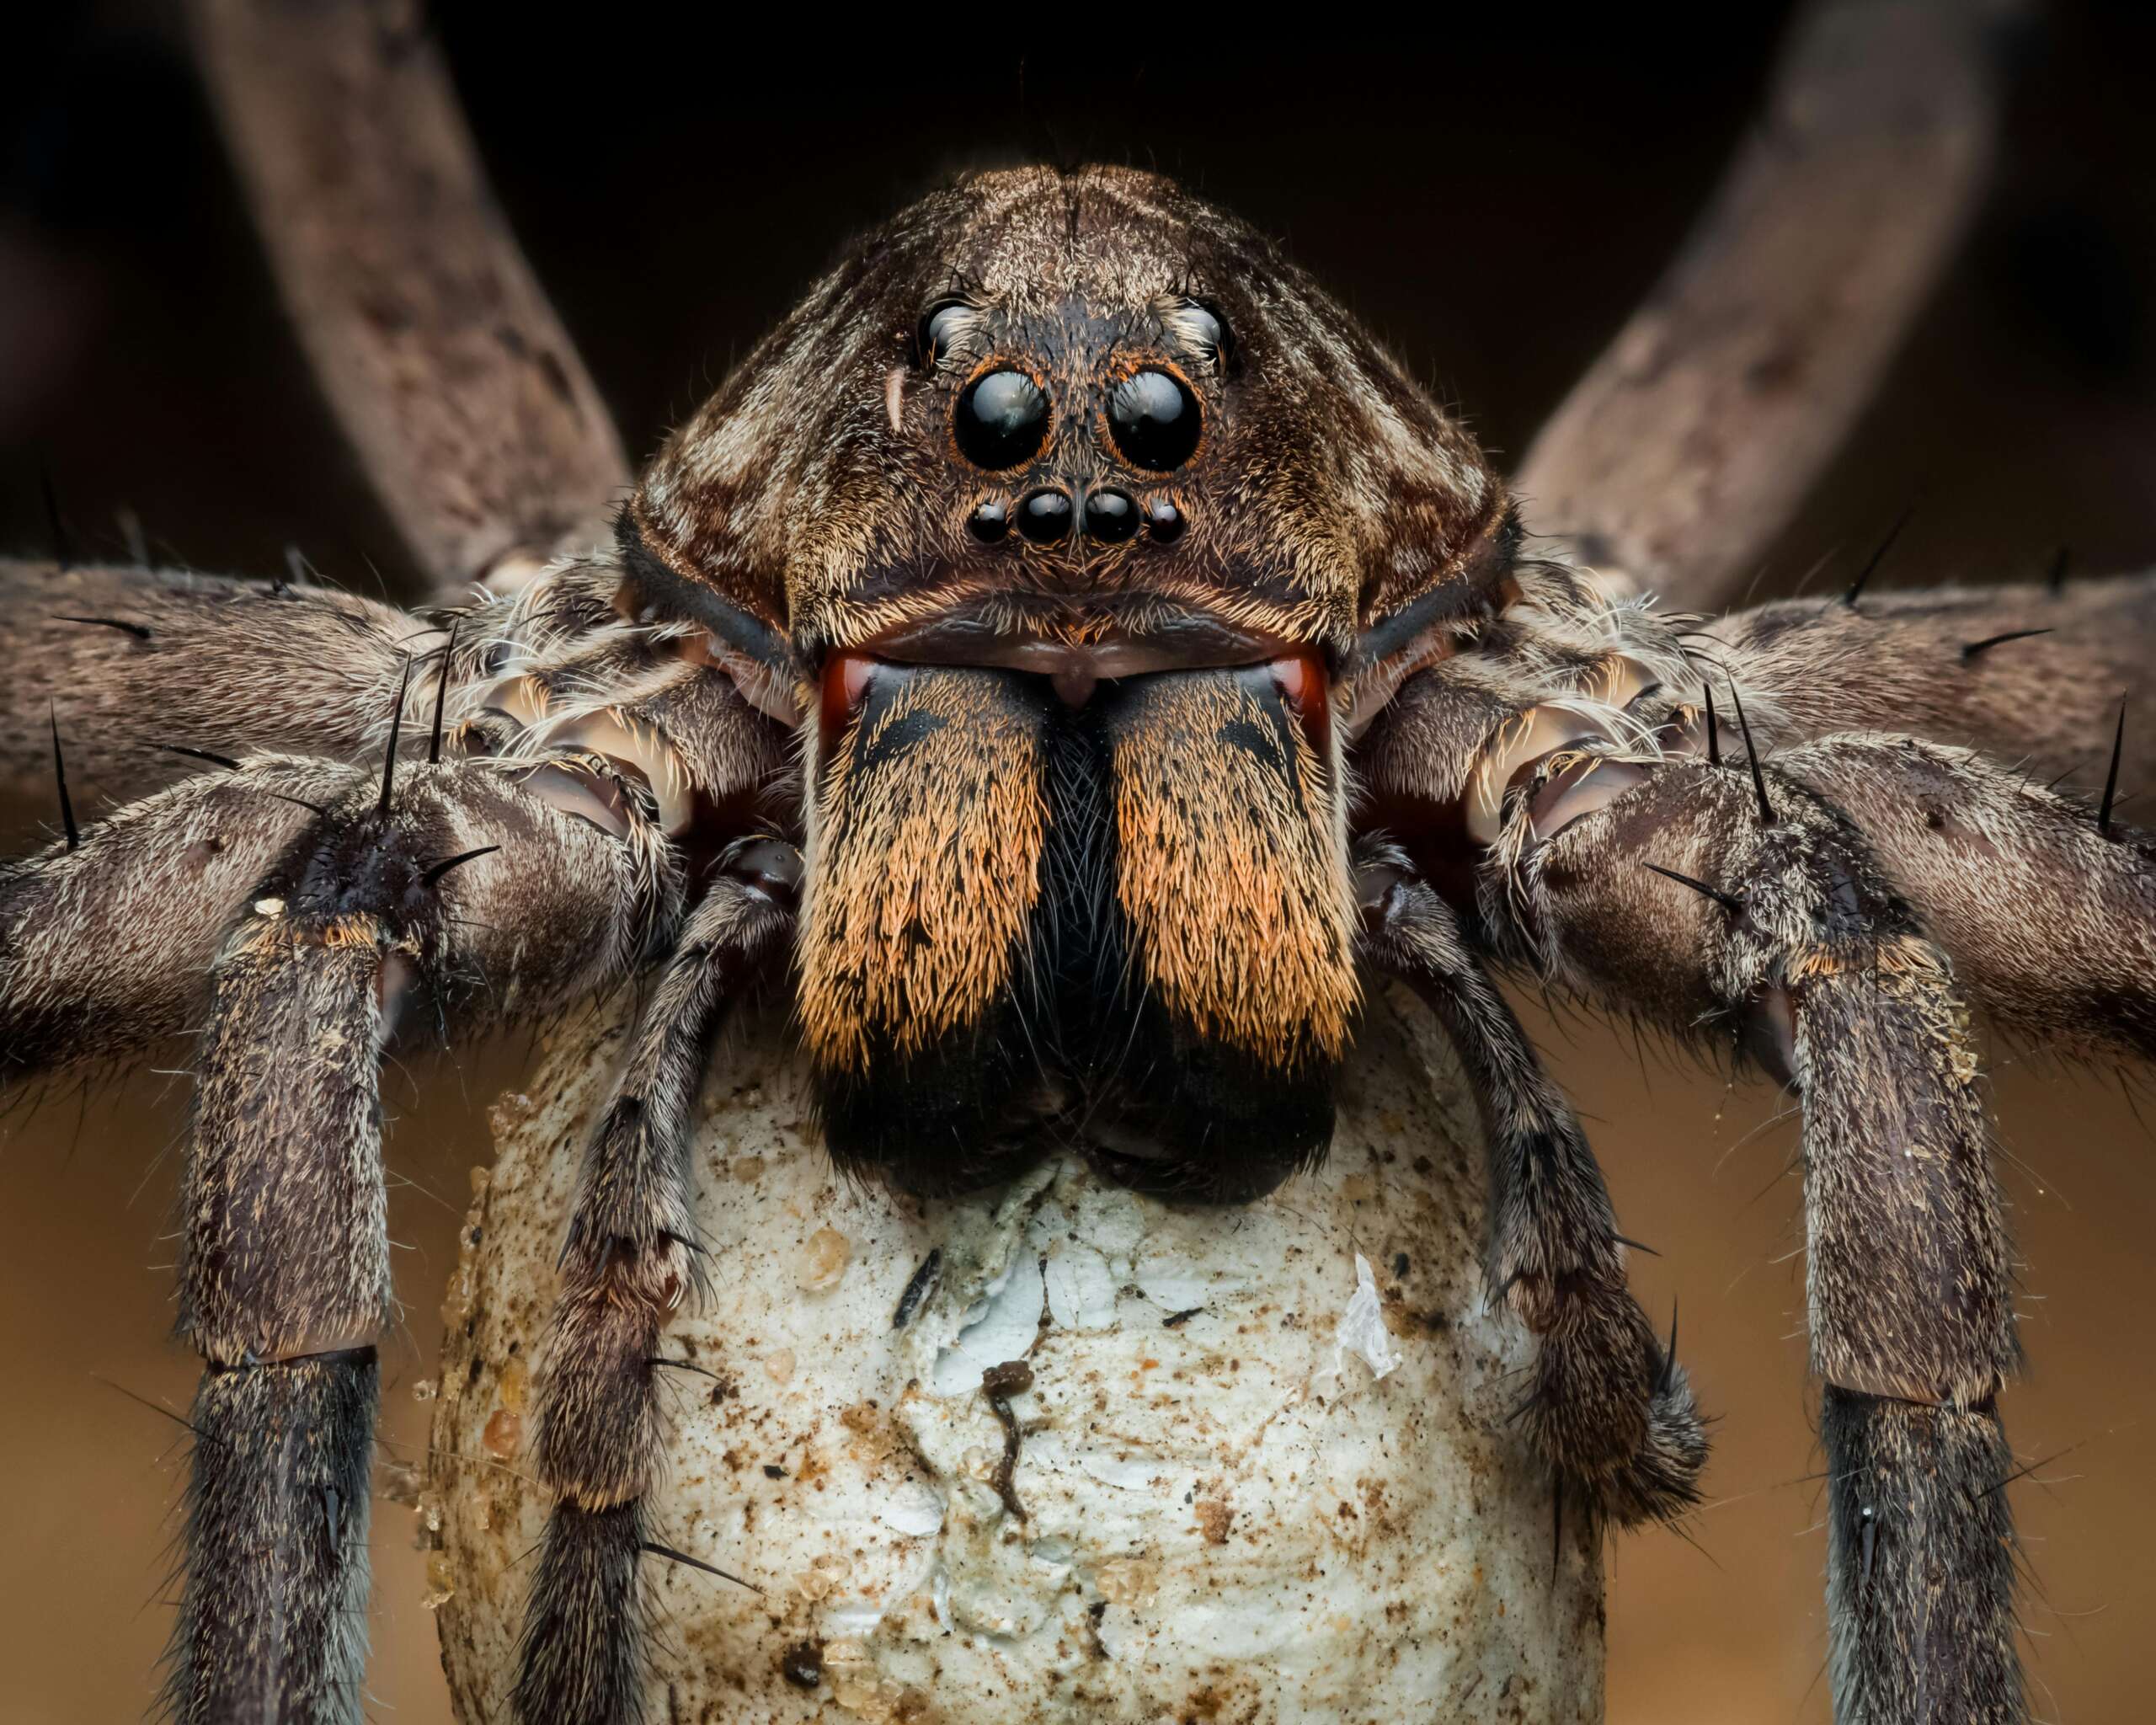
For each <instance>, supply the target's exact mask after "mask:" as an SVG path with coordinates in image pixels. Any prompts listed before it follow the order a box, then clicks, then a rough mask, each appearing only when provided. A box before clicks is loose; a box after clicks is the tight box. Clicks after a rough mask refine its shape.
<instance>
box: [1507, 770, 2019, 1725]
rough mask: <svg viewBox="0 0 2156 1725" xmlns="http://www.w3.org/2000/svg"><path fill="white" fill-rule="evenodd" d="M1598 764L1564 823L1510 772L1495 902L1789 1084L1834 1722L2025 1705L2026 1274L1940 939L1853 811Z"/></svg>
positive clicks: (1566, 784)
mask: <svg viewBox="0 0 2156 1725" xmlns="http://www.w3.org/2000/svg"><path fill="white" fill-rule="evenodd" d="M1827 752H1828V750H1826V748H1825V747H1824V745H1822V755H1824V754H1825V753H1827ZM1574 764H1576V763H1574ZM1599 770H1600V771H1602V772H1609V773H1614V774H1616V775H1619V777H1618V778H1617V780H1616V782H1617V783H1618V784H1620V785H1623V786H1625V788H1624V789H1623V790H1622V791H1621V793H1620V794H1617V795H1616V796H1614V798H1610V799H1609V800H1607V801H1594V800H1593V799H1591V798H1590V799H1588V800H1589V801H1590V802H1593V806H1591V807H1588V809H1587V812H1585V813H1584V814H1578V815H1577V816H1576V817H1575V818H1571V819H1567V818H1566V812H1567V804H1566V798H1567V796H1568V795H1569V794H1570V793H1571V792H1572V791H1573V790H1575V789H1576V788H1577V785H1578V784H1579V783H1580V782H1581V781H1580V780H1578V779H1577V777H1568V774H1569V773H1570V772H1571V767H1570V766H1567V765H1566V763H1565V762H1564V761H1562V760H1561V759H1553V761H1547V762H1545V763H1542V764H1541V765H1540V766H1539V767H1538V768H1537V770H1536V771H1535V772H1534V773H1533V774H1531V775H1530V776H1529V782H1527V783H1525V784H1524V785H1522V786H1520V787H1518V788H1516V790H1515V791H1514V793H1513V796H1512V798H1510V799H1508V800H1509V802H1510V807H1509V809H1508V843H1506V844H1504V845H1502V846H1500V847H1499V849H1498V851H1497V853H1496V855H1495V856H1494V857H1493V859H1492V863H1491V865H1490V867H1489V869H1488V873H1487V879H1486V885H1487V887H1488V890H1487V892H1486V895H1485V900H1484V908H1485V911H1486V914H1487V915H1489V916H1491V918H1492V921H1493V922H1495V923H1498V924H1501V925H1502V929H1503V932H1504V933H1505V934H1506V936H1507V937H1509V939H1510V940H1511V941H1512V942H1513V943H1514V944H1513V949H1514V950H1515V951H1516V952H1517V953H1519V954H1521V955H1524V956H1529V957H1531V958H1532V959H1534V962H1535V963H1536V964H1538V966H1539V967H1540V969H1542V971H1543V974H1544V975H1545V976H1548V977H1550V978H1551V979H1552V980H1556V981H1558V982H1561V983H1563V984H1566V985H1571V986H1573V987H1577V988H1579V989H1582V990H1584V991H1588V992H1591V993H1592V994H1593V995H1594V996H1598V998H1600V999H1602V1000H1604V1001H1607V1002H1609V1003H1611V1004H1613V1005H1615V1006H1618V1007H1621V1008H1623V1009H1625V1010H1627V1011H1630V1012H1639V1013H1641V1014H1644V1015H1646V1016H1649V1017H1653V1018H1655V1019H1657V1021H1658V1022H1660V1023H1663V1024H1664V1025H1667V1026H1668V1027H1670V1028H1673V1029H1674V1030H1677V1031H1679V1032H1689V1033H1694V1034H1696V1033H1699V1032H1700V1031H1701V1030H1702V1029H1704V1028H1710V1027H1714V1026H1721V1027H1723V1028H1726V1029H1732V1030H1734V1031H1735V1032H1736V1033H1737V1034H1738V1035H1739V1036H1740V1037H1741V1038H1742V1039H1744V1041H1745V1042H1746V1043H1747V1044H1748V1046H1750V1047H1751V1048H1752V1049H1753V1050H1755V1051H1756V1052H1758V1054H1759V1055H1760V1056H1761V1058H1762V1060H1764V1063H1765V1064H1767V1065H1769V1066H1770V1067H1773V1068H1774V1069H1776V1070H1778V1071H1780V1072H1781V1073H1782V1074H1783V1076H1785V1078H1786V1079H1787V1080H1788V1081H1790V1082H1792V1083H1793V1084H1794V1086H1795V1087H1796V1090H1797V1091H1798V1092H1799V1094H1800V1096H1801V1100H1802V1104H1803V1108H1802V1112H1803V1128H1802V1148H1803V1165H1804V1170H1805V1220H1806V1232H1807V1236H1808V1240H1809V1258H1808V1279H1807V1280H1808V1301H1809V1315H1810V1332H1811V1346H1812V1365H1813V1367H1814V1370H1816V1371H1817V1373H1818V1374H1819V1375H1820V1376H1821V1378H1822V1380H1823V1381H1824V1383H1825V1386H1826V1389H1825V1412H1824V1416H1823V1418H1822V1423H1821V1432H1822V1439H1823V1440H1824V1442H1825V1445H1826V1447H1827V1455H1828V1499H1829V1505H1830V1514H1829V1523H1828V1525H1829V1544H1828V1605H1829V1611H1830V1618H1831V1631H1830V1636H1831V1644H1832V1660H1831V1665H1832V1674H1833V1690H1834V1695H1835V1702H1836V1712H1837V1717H1840V1718H1842V1719H1844V1720H1852V1721H1854V1720H1863V1721H1865V1722H1867V1725H1904V1722H1906V1725H1922V1722H1928V1721H1932V1720H1936V1719H1946V1718H1951V1719H1954V1720H1956V1721H1971V1722H1977V1725H2013V1722H2019V1721H2021V1720H2022V1719H2023V1718H2024V1717H2025V1712H2024V1705H2023V1698H2022V1688H2021V1675H2020V1662H2019V1658H2018V1656H2017V1653H2016V1650H2015V1617H2014V1548H2013V1538H2012V1528H2011V1524H2010V1519H2009V1512H2008V1508H2007V1503H2006V1498H2005V1493H2004V1492H2003V1491H2000V1490H1999V1489H1998V1487H1999V1485H2000V1483H2001V1482H2004V1480H2005V1478H2006V1477H2007V1476H2008V1474H2009V1471H2011V1461H2010V1457H2009V1450H2008V1448H2007V1445H2006V1439H2005V1435H2004V1428H2003V1427H2002V1425H2001V1423H2000V1422H1999V1413H1998V1409H1997V1405H1996V1397H1997V1396H1998V1393H1999V1389H2000V1387H2001V1386H2002V1385H2003V1383H2004V1380H2005V1377H2006V1375H2007V1374H2008V1373H2009V1371H2010V1370H2012V1369H2013V1367H2014V1365H2015V1363H2016V1360H2017V1359H2018V1348H2017V1344H2016V1341H2015V1319H2014V1312H2013V1307H2012V1277H2013V1269H2012V1261H2011V1256H2010V1252H2009V1244H2008V1241H2007V1236H2006V1230H2005V1226H2004V1216H2003V1213H2002V1205H2001V1202H2000V1198H1999V1192H1998V1189H1997V1187H1996V1184H1995V1183H1994V1180H1993V1172H1992V1167H1991V1162H1990V1156H1989V1147H1990V1146H1989V1137H1988V1129H1987V1124H1986V1121H1985V1118H1984V1113H1983V1106H1982V1103H1981V1100H1980V1096H1979V1080H1978V1076H1977V1060H1976V1056H1975V1053H1974V1050H1973V1048H1972V1044H1971V1041H1970V1037H1969V1032H1968V1028H1967V1010H1966V1008H1965V1007H1964V1006H1963V1003H1962V1000H1961V996H1960V994H1959V993H1958V991H1956V986H1955V984H1954V980H1953V976H1952V973H1951V970H1950V969H1949V965H1948V962H1947V959H1946V957H1945V954H1944V953H1942V952H1941V951H1940V948H1938V947H1937V946H1936V945H1935V944H1934V943H1933V942H1932V941H1931V940H1930V939H1929V937H1927V934H1926V932H1925V931H1924V927H1922V925H1921V923H1920V921H1919V917H1918V916H1917V915H1916V913H1915V912H1914V911H1913V910H1912V909H1911V907H1910V906H1909V905H1908V903H1907V902H1906V901H1905V900H1903V898H1902V897H1901V895H1899V894H1897V891H1896V890H1895V888H1894V884H1893V883H1892V880H1891V879H1889V877H1888V875H1887V873H1886V872H1885V871H1884V870H1883V869H1882V868H1881V865H1880V863H1879V862H1878V860H1877V858H1876V857H1875V855H1874V854H1873V852H1871V850H1870V847H1869V846H1867V845H1866V844H1865V841H1864V839H1863V837H1862V836H1861V835H1860V832H1859V831H1858V830H1857V829H1856V827H1855V826H1854V825H1853V824H1852V823H1851V822H1850V821H1849V820H1847V819H1846V818H1845V817H1844V816H1843V815H1842V814H1840V813H1839V812H1838V810H1836V809H1833V807H1831V806H1830V805H1829V804H1827V803H1825V802H1824V801H1822V799H1821V798H1819V797H1818V796H1817V795H1816V794H1815V793H1813V792H1812V790H1811V789H1808V788H1806V786H1805V785H1803V784H1801V783H1800V782H1798V781H1797V780H1796V778H1794V777H1790V775H1788V774H1786V773H1785V772H1781V771H1780V770H1779V767H1778V766H1774V767H1763V768H1759V769H1758V771H1757V772H1755V773H1748V772H1747V771H1746V764H1745V763H1743V762H1742V761H1733V762H1732V765H1731V766H1728V767H1716V766H1710V765H1707V764H1705V763H1702V762H1696V761H1685V760H1670V761H1663V762H1661V763H1658V764H1653V765H1646V766H1642V765H1640V764H1637V763H1633V764H1629V765H1620V764H1618V763H1614V762H1613V763H1609V764H1608V765H1606V766H1603V767H1601V768H1600V769H1599ZM1570 806H1571V807H1575V808H1576V807H1578V806H1580V805H1579V804H1572V805H1570ZM1538 825H1540V826H1541V827H1542V828H1543V830H1544V831H1545V833H1546V836H1537V835H1536V828H1537V826H1538ZM1642 865H1646V866H1642Z"/></svg>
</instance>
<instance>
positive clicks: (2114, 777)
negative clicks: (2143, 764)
mask: <svg viewBox="0 0 2156 1725" xmlns="http://www.w3.org/2000/svg"><path fill="white" fill-rule="evenodd" d="M2125 753H2126V697H2124V696H2121V697H2119V723H2118V729H2116V730H2115V731H2113V732H2112V733H2111V771H2110V772H2107V773H2106V774H2105V775H2104V800H2103V802H2102V803H2101V804H2100V805H2099V806H2098V808H2097V809H2096V830H2097V831H2098V832H2099V833H2100V834H2101V835H2102V836H2104V837H2105V838H2109V837H2110V836H2111V810H2112V809H2113V808H2114V807H2115V806H2116V804H2117V802H2118V799H2119V761H2120V758H2121V756H2124V755H2125Z"/></svg>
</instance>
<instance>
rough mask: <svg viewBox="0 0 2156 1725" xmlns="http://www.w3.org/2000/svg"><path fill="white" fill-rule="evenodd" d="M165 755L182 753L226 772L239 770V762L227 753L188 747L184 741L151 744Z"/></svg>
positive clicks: (190, 758) (192, 759)
mask: <svg viewBox="0 0 2156 1725" xmlns="http://www.w3.org/2000/svg"><path fill="white" fill-rule="evenodd" d="M151 746H152V747H153V748H155V749H157V750H160V751H162V752H163V753H164V754H167V755H184V756H187V757H188V758H189V760H190V761H208V762H209V763H210V765H211V766H221V767H223V768H224V769H225V770H226V771H227V772H238V771H239V762H238V761H235V760H233V759H232V756H229V755H217V754H213V753H212V752H211V750H207V749H190V748H189V747H188V746H187V745H185V744H184V743H156V744H152V745H151Z"/></svg>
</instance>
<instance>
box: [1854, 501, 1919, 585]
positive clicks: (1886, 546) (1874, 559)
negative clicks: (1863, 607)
mask: <svg viewBox="0 0 2156 1725" xmlns="http://www.w3.org/2000/svg"><path fill="white" fill-rule="evenodd" d="M1916 512H1917V506H1916V505H1914V504H1911V505H1909V506H1908V508H1907V509H1905V510H1903V511H1902V512H1901V514H1900V515H1897V516H1896V517H1895V518H1894V525H1893V526H1891V527H1889V528H1888V529H1887V537H1885V538H1884V539H1881V541H1880V542H1879V548H1878V550H1876V551H1875V552H1873V553H1871V558H1870V561H1869V562H1868V563H1865V566H1864V567H1863V568H1862V569H1859V570H1858V571H1857V572H1856V579H1854V581H1852V582H1850V583H1849V591H1848V592H1846V593H1844V594H1843V595H1842V603H1843V604H1844V605H1846V606H1849V609H1850V610H1851V611H1854V610H1855V609H1856V601H1857V597H1858V595H1860V594H1861V593H1862V592H1863V591H1864V584H1865V582H1866V581H1869V580H1870V579H1871V577H1872V574H1873V572H1874V571H1875V570H1876V569H1878V567H1879V565H1880V564H1881V563H1884V562H1886V561H1887V553H1888V552H1890V551H1892V549H1893V548H1894V542H1895V541H1896V540H1897V539H1898V538H1900V537H1902V529H1903V528H1904V527H1906V526H1908V524H1909V517H1910V516H1911V515H1914V514H1915V513H1916Z"/></svg>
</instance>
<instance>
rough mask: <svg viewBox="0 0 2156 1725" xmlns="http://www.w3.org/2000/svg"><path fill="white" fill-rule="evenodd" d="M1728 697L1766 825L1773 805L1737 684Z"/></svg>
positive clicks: (1732, 686) (1771, 821)
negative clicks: (1735, 715) (1742, 737)
mask: <svg viewBox="0 0 2156 1725" xmlns="http://www.w3.org/2000/svg"><path fill="white" fill-rule="evenodd" d="M1729 698H1730V700H1731V702H1732V703H1733V704H1734V705H1735V706H1736V708H1737V729H1738V730H1740V731H1742V733H1743V734H1744V758H1745V759H1746V760H1747V761H1750V762H1751V763H1752V788H1753V790H1754V791H1756V792H1758V795H1759V820H1760V821H1761V823H1762V824H1763V825H1767V826H1772V825H1774V804H1772V803H1769V801H1768V800H1767V776H1766V775H1765V774H1764V773H1763V772H1760V771H1759V751H1758V750H1757V749H1755V748H1753V746H1752V723H1751V721H1750V720H1749V719H1748V718H1745V716H1744V697H1742V695H1740V694H1738V693H1737V685H1736V684H1735V683H1734V682H1732V683H1731V684H1730V686H1729Z"/></svg>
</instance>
